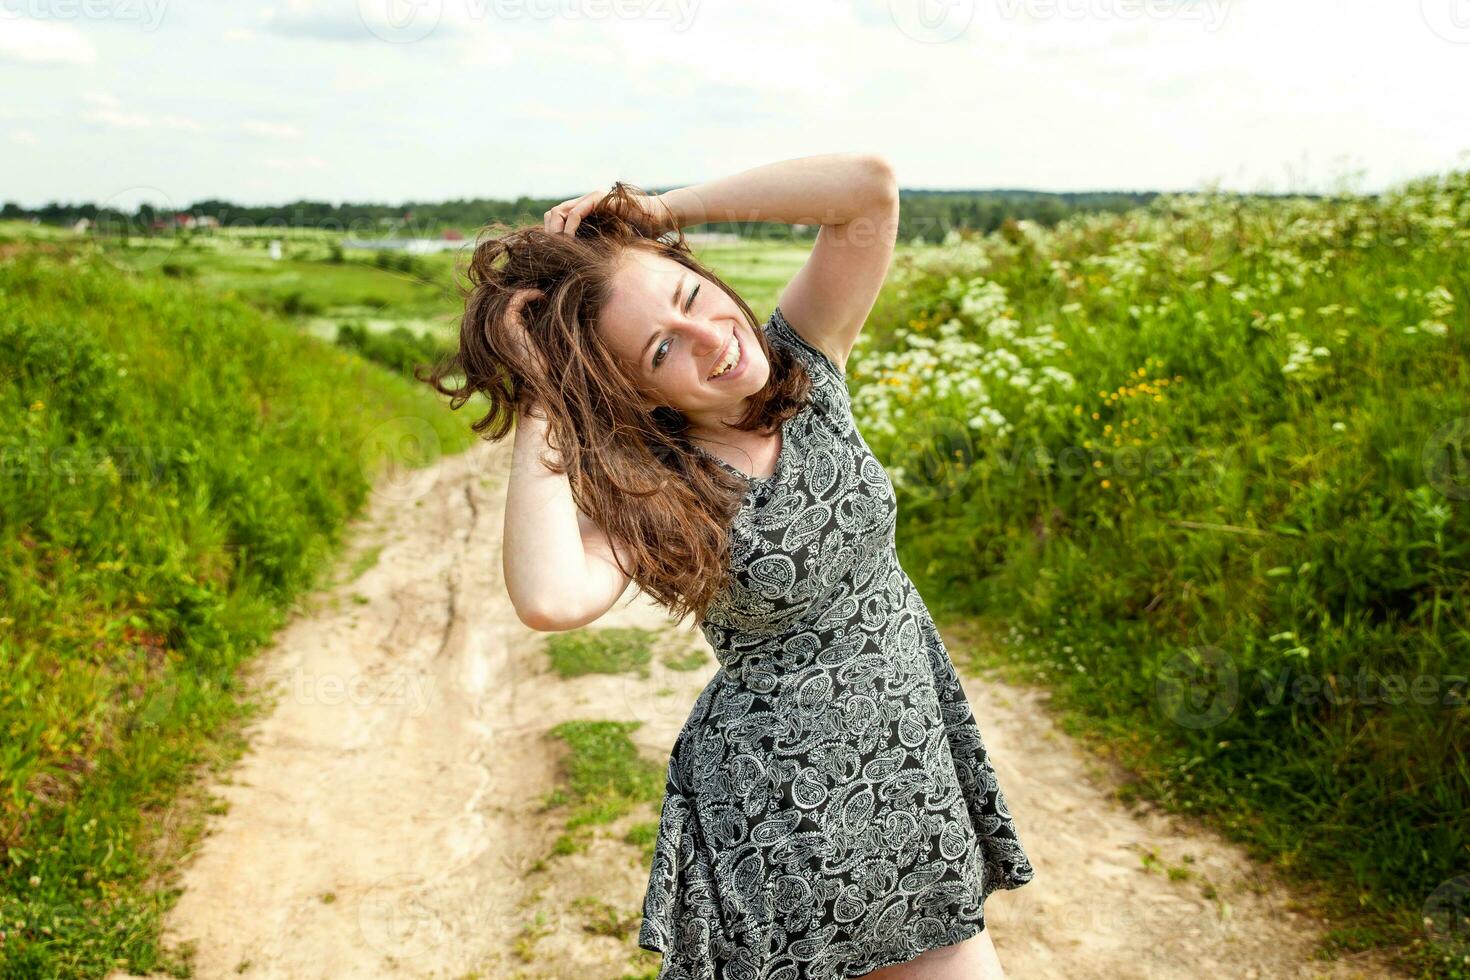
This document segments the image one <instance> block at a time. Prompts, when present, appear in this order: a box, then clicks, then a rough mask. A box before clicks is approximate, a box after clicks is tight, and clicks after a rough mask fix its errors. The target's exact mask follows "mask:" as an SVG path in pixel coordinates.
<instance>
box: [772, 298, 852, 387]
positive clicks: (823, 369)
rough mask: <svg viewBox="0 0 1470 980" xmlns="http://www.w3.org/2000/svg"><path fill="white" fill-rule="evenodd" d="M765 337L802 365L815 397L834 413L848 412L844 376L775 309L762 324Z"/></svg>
mask: <svg viewBox="0 0 1470 980" xmlns="http://www.w3.org/2000/svg"><path fill="white" fill-rule="evenodd" d="M766 335H767V336H768V337H769V338H770V339H771V342H772V343H775V344H778V345H780V346H782V347H785V348H786V349H788V350H790V351H791V352H792V353H794V354H795V355H796V356H797V357H798V358H800V360H801V362H802V363H803V364H805V365H806V369H807V372H808V373H809V374H811V376H812V385H813V388H814V389H815V392H816V397H818V398H820V399H821V400H822V401H823V402H824V403H825V404H827V405H828V406H829V407H831V408H832V409H834V410H836V411H840V412H850V411H851V410H852V409H851V401H850V400H849V398H848V392H847V376H846V375H845V374H843V373H842V371H841V369H839V368H838V367H837V365H836V364H835V363H833V361H832V359H831V358H830V357H828V356H827V354H826V353H825V352H823V351H821V350H819V349H817V348H816V347H813V346H812V345H811V344H810V343H809V342H808V341H807V340H806V338H804V337H803V336H802V335H801V334H799V333H797V332H796V330H795V328H793V327H792V326H791V324H790V323H789V322H788V321H787V320H786V316H785V314H783V313H782V312H781V308H780V307H779V306H778V307H776V310H775V312H774V313H772V314H771V319H770V320H769V321H767V323H766Z"/></svg>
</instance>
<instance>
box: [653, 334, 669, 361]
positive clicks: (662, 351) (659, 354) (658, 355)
mask: <svg viewBox="0 0 1470 980" xmlns="http://www.w3.org/2000/svg"><path fill="white" fill-rule="evenodd" d="M668 349H669V341H667V340H666V341H664V342H663V343H661V344H659V345H658V347H657V348H656V349H655V350H654V352H653V366H654V367H658V366H659V364H661V363H662V362H663V359H664V356H665V355H666V354H668Z"/></svg>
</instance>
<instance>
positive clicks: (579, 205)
mask: <svg viewBox="0 0 1470 980" xmlns="http://www.w3.org/2000/svg"><path fill="white" fill-rule="evenodd" d="M614 186H616V185H614ZM625 190H626V194H625V198H626V200H627V201H628V202H629V203H630V204H632V205H633V206H634V207H636V208H638V209H639V211H640V212H642V215H643V217H644V221H643V222H642V223H644V224H647V225H649V226H651V227H652V228H653V231H654V235H662V234H663V233H664V232H667V231H673V230H674V229H675V228H676V227H677V225H676V224H675V223H674V216H673V212H671V211H670V210H669V208H668V205H666V204H665V203H664V202H663V201H662V200H661V199H660V195H658V194H639V193H636V192H634V191H633V190H632V189H631V188H625ZM611 193H612V188H609V189H607V190H599V191H588V192H587V193H586V194H583V195H582V196H581V197H576V198H573V199H571V200H570V201H563V202H561V203H560V204H558V205H557V206H556V207H554V208H552V209H551V210H550V211H547V212H546V215H545V227H546V230H547V231H549V232H553V233H554V232H559V231H560V232H565V233H566V234H568V235H575V234H576V233H577V226H578V225H580V224H581V223H582V219H583V218H584V217H586V216H587V215H588V214H590V213H591V212H592V210H593V209H594V208H596V207H597V205H598V204H599V203H601V202H602V200H603V199H604V198H606V197H607V196H608V195H609V194H611Z"/></svg>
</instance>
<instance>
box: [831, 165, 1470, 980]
mask: <svg viewBox="0 0 1470 980" xmlns="http://www.w3.org/2000/svg"><path fill="white" fill-rule="evenodd" d="M1467 306H1470V173H1464V172H1461V173H1454V174H1450V175H1447V176H1443V177H1439V178H1430V179H1424V180H1420V181H1416V182H1414V183H1411V184H1407V185H1404V186H1402V187H1399V188H1396V189H1394V190H1393V191H1392V192H1390V193H1386V194H1383V195H1380V196H1376V197H1337V198H1331V199H1327V198H1315V199H1313V198H1277V199H1269V198H1243V197H1236V196H1232V195H1226V194H1218V193H1216V194H1198V195H1167V196H1164V197H1160V198H1157V199H1155V200H1153V201H1152V202H1150V204H1149V205H1147V206H1146V207H1143V208H1140V209H1137V210H1135V211H1132V212H1129V213H1126V214H1121V215H1113V214H1107V215H1082V216H1074V217H1071V218H1069V219H1066V220H1064V221H1062V222H1061V223H1060V224H1058V225H1057V226H1055V227H1053V228H1050V229H1046V228H1042V227H1040V226H1037V225H1035V224H1032V223H1029V222H1012V223H1008V224H1007V225H1006V226H1004V227H1003V228H1002V229H1001V230H1000V231H998V232H995V233H992V234H991V235H989V236H986V237H983V238H980V237H971V236H967V235H961V234H959V233H955V232H952V233H950V235H949V237H948V238H947V240H946V242H945V244H944V245H943V246H942V247H938V248H931V249H927V250H917V251H914V252H912V253H904V254H900V256H899V257H898V258H897V259H896V262H895V268H894V271H893V274H892V276H891V277H890V285H889V287H888V289H887V290H886V291H885V294H884V295H883V296H882V297H881V298H880V301H879V306H878V308H877V309H876V310H875V311H874V316H873V320H872V322H874V323H878V324H882V325H888V324H892V325H894V328H893V329H891V330H887V331H884V330H883V329H881V328H875V329H873V330H871V331H870V332H869V333H867V334H865V335H864V336H863V338H862V340H861V341H860V343H859V346H858V348H857V349H856V350H855V351H854V353H853V356H852V358H851V359H850V361H849V364H848V380H849V386H850V389H851V391H852V401H853V406H854V412H855V414H856V415H857V417H858V423H859V428H860V429H861V431H862V432H863V434H864V438H865V439H866V440H867V441H868V443H869V445H870V446H871V447H872V448H873V450H874V452H875V453H877V455H878V456H879V457H880V458H881V459H882V460H883V461H884V463H885V465H886V466H887V467H888V469H889V473H890V475H891V477H892V478H893V480H894V483H895V486H896V487H897V489H898V492H899V504H900V518H899V520H900V528H899V542H900V548H901V554H902V557H903V562H904V567H905V568H906V569H907V570H908V571H909V573H910V574H911V575H912V576H913V577H914V578H915V580H916V581H917V582H918V583H919V585H920V586H921V588H922V589H923V590H924V594H925V595H926V597H929V598H930V601H931V604H932V605H933V606H934V608H935V611H936V614H938V615H941V617H948V618H951V619H956V621H958V618H963V619H965V620H968V621H972V622H979V623H982V624H984V626H983V629H984V630H985V631H986V632H987V634H988V635H989V637H990V639H991V641H992V642H991V643H990V644H989V645H988V646H989V648H990V649H991V650H992V652H993V654H992V659H993V660H994V662H996V663H997V664H999V665H1001V666H1002V667H1003V668H1004V669H1005V670H1007V672H1008V673H1010V674H1012V675H1013V676H1015V677H1019V678H1024V679H1030V680H1034V681H1036V682H1037V683H1041V684H1044V685H1045V686H1046V687H1048V688H1049V689H1051V690H1052V691H1053V695H1054V699H1055V700H1054V703H1055V704H1056V705H1057V707H1058V708H1059V709H1061V710H1062V711H1064V712H1065V713H1066V714H1067V716H1068V717H1069V719H1071V721H1072V722H1074V723H1075V725H1076V726H1077V728H1078V730H1079V732H1085V733H1087V734H1088V735H1090V736H1095V742H1096V744H1097V745H1098V746H1099V748H1100V749H1102V750H1105V751H1108V752H1110V753H1111V754H1113V755H1114V756H1115V757H1117V758H1118V759H1120V760H1123V761H1125V762H1126V763H1127V764H1128V766H1129V767H1130V769H1131V771H1132V772H1133V773H1134V774H1135V781H1134V783H1133V784H1132V785H1131V786H1130V788H1129V790H1128V795H1130V796H1138V797H1146V798H1149V799H1153V800H1155V801H1158V802H1160V803H1162V804H1163V805H1166V806H1168V807H1169V808H1171V809H1175V810H1179V811H1186V812H1191V813H1195V814H1199V815H1201V816H1207V817H1208V818H1209V819H1211V820H1212V821H1213V822H1215V823H1216V824H1217V825H1218V826H1219V827H1220V828H1221V829H1222V830H1223V831H1225V832H1226V833H1228V834H1230V835H1231V836H1233V837H1234V838H1236V839H1238V840H1241V841H1243V842H1245V843H1247V844H1248V845H1249V846H1250V848H1251V849H1252V851H1253V852H1254V853H1256V854H1258V855H1259V856H1261V857H1265V858H1269V859H1271V860H1272V861H1273V862H1274V863H1275V865H1276V866H1277V867H1279V868H1281V869H1282V870H1283V871H1285V872H1287V873H1290V874H1294V875H1297V876H1298V877H1299V878H1300V880H1301V882H1302V883H1303V884H1304V885H1306V884H1309V883H1311V882H1316V883H1319V884H1321V885H1323V886H1324V887H1323V888H1322V889H1321V894H1322V902H1323V906H1324V910H1326V911H1330V913H1331V914H1332V915H1333V917H1334V921H1335V922H1336V923H1338V928H1336V929H1335V930H1334V932H1333V933H1332V942H1333V943H1334V944H1335V945H1337V946H1338V947H1339V948H1343V949H1353V948H1361V947H1364V946H1369V945H1393V946H1396V947H1399V948H1400V949H1402V950H1403V951H1404V953H1405V955H1406V956H1409V957H1411V958H1415V959H1416V962H1418V963H1419V964H1420V965H1421V966H1424V964H1429V966H1427V967H1425V968H1426V969H1447V967H1445V966H1444V964H1443V959H1444V957H1443V956H1441V955H1439V947H1432V944H1429V943H1427V942H1424V941H1423V940H1427V939H1430V938H1435V937H1434V936H1433V930H1429V932H1428V933H1426V927H1425V925H1424V923H1425V922H1426V921H1432V920H1433V919H1434V915H1435V913H1436V910H1437V908H1438V905H1437V903H1443V902H1444V901H1446V899H1445V898H1444V896H1445V895H1447V894H1450V893H1451V892H1454V888H1455V887H1457V886H1451V883H1452V881H1453V879H1455V878H1456V877H1457V876H1463V875H1466V874H1467V873H1470V816H1467V815H1470V758H1467V754H1470V707H1467V700H1470V689H1467V681H1466V675H1467V674H1470V578H1467V569H1470V525H1467V503H1466V502H1467V499H1470V453H1467V449H1470V372H1467V367H1466V354H1467V341H1466V338H1467V325H1470V319H1467V315H1466V310H1467ZM1442 886H1444V887H1442ZM1447 889H1448V890H1447ZM1455 894H1462V892H1455ZM1463 938H1464V937H1463V935H1462V936H1461V939H1463ZM1456 959H1458V957H1456ZM1444 975H1451V974H1444Z"/></svg>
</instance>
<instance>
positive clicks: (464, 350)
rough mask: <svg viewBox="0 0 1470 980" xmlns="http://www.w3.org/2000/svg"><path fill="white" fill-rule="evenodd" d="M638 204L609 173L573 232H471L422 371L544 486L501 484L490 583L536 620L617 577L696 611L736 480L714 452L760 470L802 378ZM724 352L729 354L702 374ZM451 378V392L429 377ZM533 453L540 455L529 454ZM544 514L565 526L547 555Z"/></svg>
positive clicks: (723, 540)
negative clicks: (608, 184)
mask: <svg viewBox="0 0 1470 980" xmlns="http://www.w3.org/2000/svg"><path fill="white" fill-rule="evenodd" d="M649 200H650V199H649V198H648V197H647V196H646V195H642V194H640V193H639V192H637V191H636V190H635V189H633V188H632V187H631V186H630V185H628V184H625V183H621V182H620V183H618V184H617V185H615V186H614V188H613V189H612V191H610V192H609V193H607V194H606V195H603V196H601V197H599V198H598V199H597V200H596V201H595V202H593V204H592V206H590V207H588V208H586V209H584V210H583V211H581V212H578V213H577V214H576V215H575V216H574V219H575V223H572V222H567V224H566V225H565V226H570V227H574V229H575V233H574V234H567V233H565V232H561V231H558V232H548V231H546V230H545V229H544V228H543V229H538V228H527V229H520V230H514V231H509V232H505V233H502V234H500V235H498V236H496V237H489V238H486V239H485V240H483V241H481V242H479V243H478V244H477V246H476V248H475V252H474V255H473V257H472V259H471V262H470V265H469V269H468V273H467V276H468V279H469V283H470V285H469V288H468V289H466V290H464V293H465V312H464V316H463V317H462V319H461V323H460V344H459V350H458V352H457V353H456V355H455V356H454V357H453V358H451V359H449V360H447V361H446V362H445V363H443V364H440V365H439V366H438V367H437V368H436V369H435V370H434V372H433V373H432V375H431V376H429V377H428V378H426V379H425V380H427V381H429V382H430V383H431V384H433V385H434V386H435V388H436V389H437V390H438V391H440V392H441V393H443V394H447V395H451V396H452V397H453V401H452V402H451V406H452V407H454V408H459V407H460V406H462V405H463V404H464V403H465V402H467V401H468V400H469V398H470V397H471V396H473V395H474V394H476V393H482V394H483V395H484V396H485V397H486V398H487V399H488V400H489V402H490V409H489V412H488V413H487V414H486V415H485V417H484V418H482V419H479V420H478V421H477V422H476V423H475V426H474V427H475V429H476V431H480V432H485V433H487V435H488V437H489V438H492V439H499V438H503V437H504V436H505V435H507V434H508V433H509V432H510V431H511V428H512V424H514V426H515V431H516V433H517V441H516V448H517V454H518V462H523V463H524V464H525V466H526V467H527V468H526V469H525V470H524V471H523V472H526V473H533V474H535V477H536V479H538V480H546V481H550V482H549V483H541V484H538V486H551V487H553V488H554V489H555V493H554V496H553V499H552V500H542V499H539V498H537V497H534V496H530V495H526V496H523V495H520V494H517V493H515V492H514V491H512V493H511V495H510V500H509V501H508V503H507V507H508V512H507V518H508V519H507V522H506V532H507V535H508V537H507V540H506V549H505V554H506V562H507V568H506V572H507V574H506V584H507V588H508V590H509V591H510V595H511V599H512V601H513V602H514V603H515V606H516V608H517V610H518V611H519V613H520V615H521V616H522V618H523V619H524V620H525V621H526V622H527V623H528V624H531V625H535V626H538V627H544V626H555V627H557V628H563V629H565V628H570V627H571V626H575V625H581V624H583V623H585V622H590V621H591V620H593V619H596V618H597V617H598V616H600V615H601V614H602V613H603V612H605V611H606V610H607V609H608V608H610V607H611V605H612V604H613V603H614V602H615V601H617V599H618V597H619V596H620V595H621V594H622V593H623V592H624V591H625V590H626V587H627V585H628V583H629V582H630V581H636V582H637V584H638V586H639V588H641V589H642V590H643V591H644V592H646V593H648V594H649V595H650V596H651V597H652V598H653V599H654V600H655V601H657V602H660V603H662V604H664V605H665V606H666V607H667V608H669V610H670V611H671V612H672V613H673V614H674V615H675V616H676V617H679V618H683V617H684V616H687V615H690V614H691V613H692V614H694V615H696V616H698V615H702V613H703V610H704V608H705V607H706V606H707V604H708V603H709V601H710V600H711V599H712V598H713V597H714V596H715V595H716V594H718V592H719V590H720V588H721V587H722V585H723V584H724V581H725V576H726V574H727V569H726V565H727V562H728V553H729V552H728V547H729V543H728V533H727V529H728V526H729V524H730V521H731V520H732V519H733V517H734V515H735V513H736V511H737V510H738V509H739V507H740V504H741V501H742V499H743V495H744V491H745V490H746V489H747V486H746V484H747V481H746V480H744V479H742V478H741V477H740V471H739V470H738V469H734V468H732V467H731V466H730V465H729V461H728V460H726V459H724V457H723V456H717V455H714V451H715V450H716V449H718V451H719V452H721V453H724V454H727V455H729V456H730V457H732V458H734V459H737V460H740V461H742V462H743V463H744V464H745V465H748V466H750V467H751V469H753V470H756V471H760V470H761V469H762V467H763V466H765V465H768V464H769V462H770V460H772V459H774V458H775V453H774V452H773V450H774V449H778V448H779V447H778V444H777V443H776V440H777V439H778V438H779V437H778V436H776V435H775V431H776V429H777V428H778V427H779V426H780V424H781V423H782V422H783V421H784V420H785V419H787V418H790V417H791V416H792V415H794V414H795V413H796V412H797V411H799V410H800V408H801V407H802V405H803V404H805V400H806V397H807V392H808V389H809V387H810V379H809V378H808V377H807V375H806V372H805V370H804V368H803V366H802V364H801V363H800V361H798V360H797V359H795V358H792V357H790V356H789V355H785V354H783V353H782V352H780V351H778V350H775V349H773V348H772V347H771V345H770V344H769V343H768V342H767V341H766V339H765V337H764V335H763V333H762V332H761V331H760V330H758V329H757V327H756V323H757V320H756V317H755V314H754V313H753V312H752V311H751V310H750V307H749V306H748V305H747V304H746V303H745V301H744V300H743V299H742V298H741V297H740V295H739V294H738V293H736V292H735V291H734V289H732V288H731V287H730V286H729V285H728V284H726V283H725V282H724V281H723V280H722V279H721V278H720V277H719V276H718V275H716V274H715V273H714V272H713V271H712V270H710V269H708V268H706V267H704V266H703V265H702V264H701V263H700V262H699V261H698V260H697V259H696V258H695V257H694V255H693V253H692V251H691V250H690V249H689V247H688V244H687V242H686V241H685V240H684V238H683V235H682V233H680V234H679V235H677V237H676V239H675V240H674V241H672V242H671V241H667V240H665V237H663V236H664V235H665V232H666V231H667V230H668V225H667V224H665V223H663V222H661V221H660V220H659V219H658V218H657V217H656V216H655V214H654V212H653V210H652V209H650V207H649V204H648V202H649ZM565 226H564V227H565ZM518 294H523V295H520V298H519V299H518V298H517V296H518ZM732 352H738V353H739V358H740V359H739V361H738V362H737V363H736V364H735V366H734V368H732V369H730V370H727V371H725V372H724V373H723V374H718V375H716V369H717V368H719V367H720V366H721V359H722V358H724V357H726V356H727V355H728V354H730V353H732ZM454 374H459V375H462V376H463V378H464V381H463V384H462V385H459V386H457V387H450V386H448V385H447V384H446V381H447V379H448V378H449V377H450V376H451V375H454ZM706 447H708V448H706ZM548 448H551V449H553V452H554V453H555V454H556V456H557V458H556V459H555V460H550V461H548V460H544V459H542V458H541V457H542V453H543V450H545V449H548ZM548 462H549V463H550V465H548ZM558 477H560V480H557V478H558ZM522 503H525V504H529V505H530V506H528V507H527V509H526V512H517V505H518V504H522ZM548 509H550V510H553V511H555V512H556V513H558V514H560V513H565V514H567V515H568V520H569V521H570V522H571V523H570V524H562V525H558V524H557V522H556V520H555V519H554V518H552V517H550V515H549V514H548V512H547V511H548ZM548 524H549V525H550V526H552V527H557V526H560V527H562V529H563V531H564V532H565V534H566V536H565V538H564V539H562V540H561V541H560V542H559V543H560V544H561V545H562V546H563V547H564V549H565V550H564V551H557V548H556V544H557V542H556V541H555V539H554V538H553V539H552V540H550V541H548V539H547V537H546V534H545V531H544V528H545V527H546V526H547V525H548ZM532 533H535V534H536V535H537V537H536V538H535V544H534V545H531V546H530V547H527V548H526V549H524V550H523V551H521V550H517V548H516V545H517V543H518V542H519V541H520V540H521V538H522V536H523V535H529V534H532ZM614 542H616V546H614ZM528 543H529V541H528ZM522 555H524V556H525V557H526V559H527V560H526V561H525V562H524V563H521V562H518V561H517V558H518V557H519V556H522ZM558 555H563V556H564V557H565V558H566V559H567V561H566V562H565V563H562V562H561V561H560V560H559V559H558V558H557V556H558ZM589 558H590V559H592V561H590V562H589V560H588V559H589ZM589 570H590V571H589ZM589 576H590V577H589Z"/></svg>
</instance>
